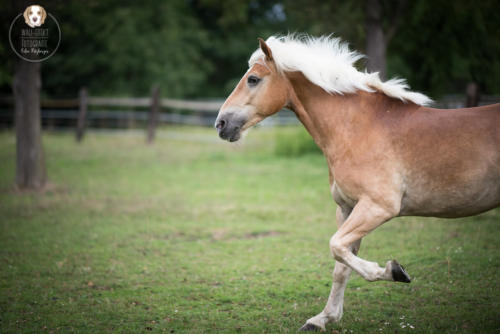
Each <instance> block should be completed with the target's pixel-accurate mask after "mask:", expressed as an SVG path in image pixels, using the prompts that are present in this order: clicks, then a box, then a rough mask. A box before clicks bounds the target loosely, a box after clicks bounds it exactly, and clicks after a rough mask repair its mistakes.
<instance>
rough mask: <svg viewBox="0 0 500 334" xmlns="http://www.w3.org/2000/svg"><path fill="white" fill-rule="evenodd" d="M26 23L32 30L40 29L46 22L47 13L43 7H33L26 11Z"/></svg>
mask: <svg viewBox="0 0 500 334" xmlns="http://www.w3.org/2000/svg"><path fill="white" fill-rule="evenodd" d="M23 16H24V21H25V22H26V24H27V25H29V26H30V27H31V28H35V27H39V26H41V25H42V24H43V23H44V22H45V18H46V17H47V12H46V11H45V9H43V7H42V6H38V5H33V6H28V7H27V8H26V10H25V11H24V14H23Z"/></svg>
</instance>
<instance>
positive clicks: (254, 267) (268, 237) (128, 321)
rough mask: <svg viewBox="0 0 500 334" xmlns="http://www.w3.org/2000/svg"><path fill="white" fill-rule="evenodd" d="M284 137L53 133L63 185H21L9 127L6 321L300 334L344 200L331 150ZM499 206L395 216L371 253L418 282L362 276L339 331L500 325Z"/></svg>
mask: <svg viewBox="0 0 500 334" xmlns="http://www.w3.org/2000/svg"><path fill="white" fill-rule="evenodd" d="M172 131H176V132H180V133H182V134H184V135H185V137H186V138H192V139H193V138H199V139H200V141H197V142H193V141H190V142H184V141H179V140H176V139H175V138H179V136H178V135H177V136H172V138H170V137H169V133H170V132H172ZM274 136H275V134H274V130H272V131H268V130H265V129H255V131H253V132H252V133H250V134H249V136H247V138H246V140H245V142H244V143H243V145H240V146H236V147H235V146H233V145H229V144H228V143H225V142H222V141H220V142H216V143H214V142H213V139H214V138H215V133H214V130H213V129H212V130H199V129H189V128H178V129H171V128H169V130H168V131H160V132H159V133H158V136H157V142H156V143H155V144H154V145H145V143H144V140H143V139H144V138H142V137H139V138H138V137H137V136H136V135H133V134H130V133H123V134H114V135H112V136H110V135H104V134H95V133H92V132H89V133H88V135H87V136H86V137H85V140H84V141H83V142H82V143H81V144H80V145H78V144H76V143H75V140H74V138H73V136H72V135H71V134H50V133H45V136H44V143H45V145H46V152H47V164H48V171H49V178H50V180H51V182H52V186H51V187H50V188H49V189H48V190H47V192H45V193H44V194H35V193H31V194H19V193H15V192H13V191H11V190H9V186H10V185H11V184H12V180H13V179H14V177H13V175H14V162H15V159H14V156H15V141H14V137H13V135H12V134H10V133H9V134H7V133H0V189H1V192H0V217H1V219H0V231H1V233H0V245H1V247H0V261H1V264H2V265H1V270H0V314H1V322H0V332H1V333H40V332H51V331H52V332H54V333H58V332H60V333H73V332H77V333H148V332H151V331H152V332H153V333H155V332H160V333H162V332H166V333H217V334H218V333H238V332H241V333H259V334H260V333H296V331H297V329H298V328H299V327H300V326H301V325H302V324H303V323H304V322H305V320H306V319H308V318H309V317H311V316H313V315H315V314H316V313H318V312H320V311H321V310H322V308H323V307H324V304H325V302H326V299H327V296H328V294H329V292H330V286H331V271H332V268H333V260H332V258H331V255H330V252H329V250H328V240H329V239H330V237H331V235H332V234H333V233H334V232H335V230H336V227H335V226H336V225H335V205H334V204H333V201H332V198H331V195H330V193H329V189H328V188H329V187H328V172H327V169H326V166H325V162H324V159H323V157H321V156H320V155H308V156H303V157H298V158H295V159H285V158H279V157H276V156H275V155H274V152H273V151H272V145H270V143H272V142H273V138H274ZM202 138H205V139H206V141H204V140H201V139H202ZM499 219H500V211H499V210H495V211H491V212H489V213H486V214H483V215H481V216H478V217H472V218H467V219H460V220H440V219H433V218H414V217H405V218H400V219H398V220H397V221H391V222H388V223H386V224H384V225H383V226H381V227H380V228H378V229H377V230H376V231H375V232H373V233H372V234H370V235H369V236H368V237H366V238H365V239H364V240H363V243H362V245H361V251H360V255H361V256H362V257H363V258H365V259H368V260H370V261H377V262H379V263H380V264H383V263H385V261H387V260H389V259H393V258H396V259H397V260H398V261H400V263H402V264H403V265H405V267H406V269H407V270H408V272H409V274H410V275H411V276H412V278H413V282H412V283H411V284H398V283H391V282H375V283H369V282H366V281H364V280H363V279H361V278H360V277H359V276H358V275H356V274H354V275H353V276H352V278H351V279H350V281H349V284H348V286H347V290H346V293H345V296H346V297H345V298H346V302H345V307H344V312H345V313H344V318H343V320H342V321H341V322H340V323H338V324H331V325H329V326H328V328H327V330H328V332H331V333H336V332H339V333H345V334H349V333H406V332H407V333H425V334H427V333H440V334H443V333H445V334H446V333H497V332H498V303H499V300H500V289H498V285H499V283H500V282H499V278H498V268H499V266H500V245H499V243H498V220H499ZM436 315H439V316H436ZM401 323H403V324H404V325H405V326H406V328H404V329H403V328H402V326H401ZM408 323H409V324H411V325H412V326H413V327H414V329H410V328H409V327H408V326H407V324H408Z"/></svg>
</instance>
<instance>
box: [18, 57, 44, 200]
mask: <svg viewBox="0 0 500 334" xmlns="http://www.w3.org/2000/svg"><path fill="white" fill-rule="evenodd" d="M40 86H41V79H40V63H31V62H27V61H25V60H19V62H18V64H17V66H16V71H15V74H14V82H13V88H14V100H15V114H16V185H17V187H18V188H19V189H32V190H38V189H41V188H43V186H44V185H45V182H46V179H47V177H46V171H45V161H44V154H43V147H42V130H41V125H40Z"/></svg>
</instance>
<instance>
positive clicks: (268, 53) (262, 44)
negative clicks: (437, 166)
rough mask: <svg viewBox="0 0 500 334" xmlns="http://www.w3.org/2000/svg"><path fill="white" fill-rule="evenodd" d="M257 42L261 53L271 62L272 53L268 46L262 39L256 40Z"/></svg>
mask: <svg viewBox="0 0 500 334" xmlns="http://www.w3.org/2000/svg"><path fill="white" fill-rule="evenodd" d="M258 40H259V46H260V49H261V50H262V52H264V54H265V55H266V59H267V60H273V53H272V52H271V49H270V48H269V46H268V45H267V44H266V42H265V41H264V40H263V39H262V38H260V37H259V38H258Z"/></svg>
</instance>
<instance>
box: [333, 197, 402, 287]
mask: <svg viewBox="0 0 500 334" xmlns="http://www.w3.org/2000/svg"><path fill="white" fill-rule="evenodd" d="M391 211H393V212H391ZM394 211H395V210H390V209H387V208H383V207H381V206H379V205H377V204H375V203H374V202H372V201H371V200H369V199H363V200H360V201H359V202H358V204H356V206H355V207H354V209H353V210H352V212H351V214H350V215H349V217H348V218H347V220H346V221H345V222H344V224H342V226H341V227H340V228H339V229H338V231H337V232H336V233H335V234H334V235H333V237H332V238H331V239H330V250H331V252H332V255H333V256H334V257H335V259H336V260H337V261H340V262H342V263H343V264H345V265H348V266H349V267H351V268H352V269H353V270H354V271H356V272H357V273H358V274H359V275H361V276H362V277H363V278H364V279H366V280H367V281H378V280H385V281H400V282H405V283H409V282H410V277H409V276H408V275H407V274H406V272H405V271H404V270H403V268H402V267H401V266H400V265H399V263H397V262H396V261H394V260H393V261H389V262H387V264H386V267H385V268H381V267H380V266H379V265H378V263H376V262H369V261H366V260H363V259H361V258H359V257H357V256H356V255H355V254H353V252H352V251H351V250H350V249H349V247H350V245H351V244H353V243H354V242H356V241H358V240H360V239H361V238H363V237H364V236H365V235H367V234H368V233H370V232H371V231H373V230H374V229H375V228H377V227H378V226H380V225H382V224H383V223H384V222H386V221H388V220H389V219H391V218H393V217H394V216H395V215H396V214H397V213H395V212H394Z"/></svg>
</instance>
